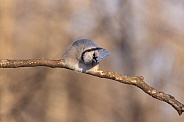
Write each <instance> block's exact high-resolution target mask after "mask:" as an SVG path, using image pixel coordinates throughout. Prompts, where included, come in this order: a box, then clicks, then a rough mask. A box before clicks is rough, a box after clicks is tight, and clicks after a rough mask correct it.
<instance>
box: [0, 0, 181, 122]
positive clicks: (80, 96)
mask: <svg viewBox="0 0 184 122" xmlns="http://www.w3.org/2000/svg"><path fill="white" fill-rule="evenodd" d="M81 38H88V39H91V40H93V41H94V42H95V43H96V44H97V45H99V46H101V47H103V48H105V49H107V50H108V51H110V52H111V55H110V56H109V57H108V58H106V59H105V60H104V61H102V62H101V69H104V70H109V71H115V72H118V73H121V74H125V75H130V76H134V75H142V76H144V77H145V81H146V82H147V83H148V84H149V85H151V86H153V87H154V88H156V89H158V90H161V91H164V92H166V93H168V94H171V95H173V96H175V98H177V99H178V100H179V101H181V102H183V103H184V94H183V93H184V75H183V74H184V2H183V0H167V1H160V0H154V1H151V0H150V1H149V0H137V1H129V0H0V58H1V59H35V58H43V57H44V58H49V59H60V58H61V55H62V54H63V52H64V51H65V50H66V48H67V47H68V46H69V45H70V44H71V43H73V42H74V41H75V40H77V39H81ZM183 120H184V115H182V116H178V114H177V112H176V111H175V110H174V109H173V108H172V107H171V106H170V105H168V104H166V103H164V102H161V101H158V100H155V99H154V98H152V97H150V96H148V95H147V94H145V93H144V92H143V91H142V90H140V89H138V88H136V87H134V86H129V85H125V84H120V83H118V82H114V81H111V80H107V79H100V78H97V77H93V76H89V75H85V74H81V73H76V72H72V71H69V70H66V69H51V68H46V67H37V68H17V69H0V121H1V122H24V121H25V122H51V121H52V122H122V121H123V122H181V121H183Z"/></svg>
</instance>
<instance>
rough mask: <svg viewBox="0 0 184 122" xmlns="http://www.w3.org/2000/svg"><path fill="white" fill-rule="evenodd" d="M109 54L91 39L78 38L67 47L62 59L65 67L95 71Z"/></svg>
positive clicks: (80, 70)
mask: <svg viewBox="0 0 184 122" xmlns="http://www.w3.org/2000/svg"><path fill="white" fill-rule="evenodd" d="M109 54H110V52H108V51H106V50H105V49H104V48H101V47H99V46H97V45H96V44H94V42H93V41H91V40H89V39H79V40H77V41H75V42H74V43H73V44H72V45H71V46H69V47H68V49H67V50H66V51H65V52H64V54H63V55H62V60H63V61H64V64H65V66H66V67H67V68H69V69H73V70H74V71H79V72H87V71H93V72H96V71H97V70H98V69H99V63H100V62H101V61H102V60H103V59H104V58H105V57H107V56H109Z"/></svg>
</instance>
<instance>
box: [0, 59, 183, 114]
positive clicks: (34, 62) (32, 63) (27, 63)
mask: <svg viewBox="0 0 184 122" xmlns="http://www.w3.org/2000/svg"><path fill="white" fill-rule="evenodd" d="M36 66H46V67H51V68H66V69H69V68H68V67H66V66H65V64H64V62H63V61H62V60H49V59H27V60H8V59H2V60H0V68H18V67H36ZM70 70H72V69H70ZM83 73H86V74H89V75H93V76H96V77H100V78H106V79H111V80H115V81H118V82H120V83H124V84H129V85H135V86H137V87H138V88H140V89H142V90H143V91H144V92H145V93H147V94H149V95H150V96H152V97H153V98H156V99H158V100H161V101H164V102H166V103H168V104H170V105H171V106H172V107H173V108H175V109H176V111H177V112H178V114H179V115H181V114H182V113H183V112H184V105H183V104H182V103H181V102H179V101H177V100H176V99H175V98H174V97H173V96H171V95H169V94H166V93H164V92H160V91H158V90H156V89H154V88H153V87H151V86H149V85H147V84H146V83H145V82H144V78H143V77H142V76H136V77H130V76H125V75H121V74H118V73H115V72H109V71H102V70H98V71H97V72H83Z"/></svg>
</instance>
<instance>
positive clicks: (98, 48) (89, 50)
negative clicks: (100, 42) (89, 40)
mask: <svg viewBox="0 0 184 122" xmlns="http://www.w3.org/2000/svg"><path fill="white" fill-rule="evenodd" d="M101 49H102V48H100V47H97V48H91V49H88V50H85V51H84V52H82V55H81V59H82V61H84V54H85V53H86V52H91V51H95V50H101ZM94 57H95V58H94ZM96 58H97V57H96V56H95V53H94V54H93V59H95V61H96Z"/></svg>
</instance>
